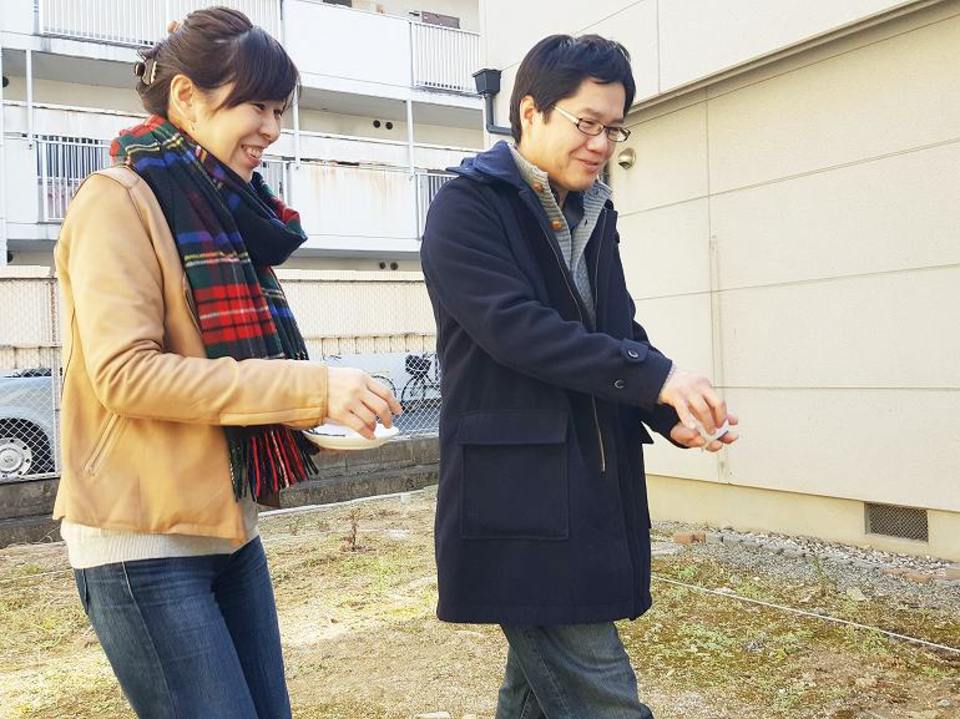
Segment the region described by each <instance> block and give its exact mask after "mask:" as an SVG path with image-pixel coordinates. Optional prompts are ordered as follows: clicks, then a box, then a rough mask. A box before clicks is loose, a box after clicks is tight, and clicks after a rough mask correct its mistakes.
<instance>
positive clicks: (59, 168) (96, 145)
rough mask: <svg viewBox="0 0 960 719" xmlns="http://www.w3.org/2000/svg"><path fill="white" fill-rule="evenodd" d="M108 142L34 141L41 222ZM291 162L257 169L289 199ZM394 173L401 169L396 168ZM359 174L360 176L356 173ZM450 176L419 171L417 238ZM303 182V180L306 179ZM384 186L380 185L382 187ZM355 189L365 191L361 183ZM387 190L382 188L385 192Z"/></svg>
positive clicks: (105, 155) (52, 218)
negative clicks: (439, 192)
mask: <svg viewBox="0 0 960 719" xmlns="http://www.w3.org/2000/svg"><path fill="white" fill-rule="evenodd" d="M109 164H110V157H109V143H108V142H107V141H105V140H97V139H92V138H82V137H59V136H56V135H42V136H40V137H38V138H37V142H36V167H37V189H38V192H39V194H40V220H41V222H61V221H62V220H63V218H64V217H65V216H66V212H67V206H68V205H69V204H70V200H71V199H72V198H73V195H74V193H75V192H76V191H77V188H79V187H80V184H81V183H82V182H83V180H84V178H85V177H86V176H87V175H89V174H90V173H91V172H96V171H97V170H99V169H102V168H104V167H107V166H109ZM291 164H292V161H291V160H289V159H285V158H281V157H270V158H268V159H265V160H264V162H263V165H262V167H261V170H260V172H261V173H262V174H263V178H264V180H265V181H266V183H267V185H268V186H269V187H270V188H271V189H272V190H273V191H274V192H275V193H276V194H277V196H278V197H280V198H281V199H283V200H284V202H289V201H290V197H291V184H290V183H291V181H292V173H291V172H290V166H291ZM340 169H341V170H342V171H347V172H351V173H360V172H363V171H364V170H366V169H378V170H380V171H383V170H385V169H387V168H385V167H380V168H364V167H356V168H350V167H341V168H340ZM395 169H396V172H397V173H401V174H402V170H400V169H399V168H395ZM358 177H359V176H358ZM451 177H453V175H450V174H449V173H444V172H433V171H427V172H424V171H418V172H417V185H416V203H417V217H418V218H419V227H418V237H420V236H422V235H423V224H424V221H425V220H426V216H427V210H429V208H430V203H431V202H433V198H434V197H436V194H437V192H438V191H439V190H440V188H441V187H442V186H443V184H444V183H445V182H446V181H447V180H449V179H450V178H451ZM305 181H306V180H305ZM381 189H383V188H381ZM358 191H360V192H363V191H366V190H364V189H363V186H362V184H361V185H358ZM386 191H387V190H384V192H386Z"/></svg>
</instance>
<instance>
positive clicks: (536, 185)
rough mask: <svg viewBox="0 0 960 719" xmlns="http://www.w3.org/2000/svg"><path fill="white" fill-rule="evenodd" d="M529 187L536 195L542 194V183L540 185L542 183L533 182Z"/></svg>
mask: <svg viewBox="0 0 960 719" xmlns="http://www.w3.org/2000/svg"><path fill="white" fill-rule="evenodd" d="M531 187H533V191H534V192H537V193H539V192H543V183H542V182H534V183H533V185H531Z"/></svg>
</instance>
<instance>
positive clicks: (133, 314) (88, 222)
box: [56, 175, 327, 427]
mask: <svg viewBox="0 0 960 719" xmlns="http://www.w3.org/2000/svg"><path fill="white" fill-rule="evenodd" d="M56 254H57V270H58V274H59V275H60V276H61V277H62V278H65V279H66V280H67V282H65V283H64V284H65V285H66V286H68V287H69V291H70V292H71V299H72V302H73V317H71V318H68V321H69V322H70V324H71V326H74V327H75V330H74V331H75V333H76V336H77V337H78V338H79V342H80V346H81V348H82V353H83V357H84V362H85V366H86V371H87V375H88V376H89V378H90V382H91V384H92V386H93V391H94V393H95V394H96V396H97V398H98V399H99V400H100V402H101V403H102V404H103V406H104V407H106V408H107V409H108V410H110V411H111V412H113V413H115V414H117V415H123V416H129V417H138V418H150V419H159V420H168V421H173V422H188V423H194V424H217V425H257V424H273V423H280V424H289V425H291V426H295V427H297V426H299V427H310V426H315V425H317V424H319V423H320V422H322V421H323V418H324V417H325V415H326V397H327V368H326V367H325V366H323V365H320V364H315V363H312V362H303V361H296V360H260V359H248V360H242V361H237V360H235V359H233V358H230V357H225V358H220V359H207V358H205V357H185V356H182V355H178V354H173V353H171V352H169V351H165V350H164V343H163V337H164V296H163V277H162V273H161V268H160V265H159V261H158V260H157V256H156V253H155V252H154V249H153V244H152V241H151V237H150V236H149V234H148V232H147V229H146V227H145V224H144V221H143V220H142V218H141V217H140V214H139V211H138V208H137V206H136V204H135V202H134V200H133V198H132V197H131V196H130V192H129V190H128V189H127V188H126V187H124V186H123V185H122V184H120V183H118V182H116V181H115V180H113V179H110V178H108V177H104V176H100V175H93V176H91V177H90V178H89V179H88V180H87V181H86V182H85V183H84V184H83V186H82V187H81V188H80V190H79V191H78V193H77V195H76V197H75V198H74V200H73V202H72V204H71V207H70V212H69V213H68V215H67V218H66V221H65V223H64V227H63V231H62V233H61V237H60V240H59V242H58V246H57V253H56ZM178 281H179V280H178Z"/></svg>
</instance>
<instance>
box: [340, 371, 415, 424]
mask: <svg viewBox="0 0 960 719" xmlns="http://www.w3.org/2000/svg"><path fill="white" fill-rule="evenodd" d="M327 372H328V374H327V417H328V419H331V420H333V421H334V422H336V423H338V424H342V425H344V426H346V427H349V428H350V429H352V430H354V431H356V432H359V433H360V434H362V435H363V436H364V437H366V438H367V439H373V432H374V430H375V429H376V427H377V419H378V418H379V419H380V421H381V422H383V426H384V427H392V426H393V415H395V414H400V413H401V412H402V411H403V409H402V408H401V407H400V403H399V402H398V401H397V398H396V397H394V396H393V392H391V391H390V390H389V389H387V388H386V387H384V386H383V385H382V384H380V383H379V382H377V380H375V379H374V378H373V377H371V376H370V375H368V374H367V373H366V372H364V371H362V370H358V369H352V368H350V367H328V368H327Z"/></svg>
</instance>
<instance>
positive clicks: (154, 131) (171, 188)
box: [110, 116, 319, 501]
mask: <svg viewBox="0 0 960 719" xmlns="http://www.w3.org/2000/svg"><path fill="white" fill-rule="evenodd" d="M110 155H111V157H113V159H114V161H115V162H117V163H118V164H124V165H127V166H128V167H130V168H131V169H132V170H133V171H134V172H136V173H137V174H138V175H140V177H142V178H143V179H144V180H145V181H146V182H147V184H148V185H149V186H150V188H151V189H152V190H153V192H154V195H155V196H156V198H157V201H158V202H159V203H160V207H161V209H162V210H163V214H164V217H165V218H166V220H167V224H168V225H169V227H170V231H171V233H172V234H173V237H174V241H175V242H176V245H177V250H178V252H179V254H180V260H181V262H182V264H183V267H184V272H185V273H186V275H187V279H188V281H189V283H190V287H191V291H192V293H193V297H194V302H195V305H196V307H197V315H198V319H199V322H200V331H201V335H202V337H203V342H204V347H205V348H206V351H207V356H208V357H209V358H211V359H216V358H220V357H233V358H235V359H237V360H244V359H250V358H262V359H275V358H284V359H296V360H306V359H308V355H307V349H306V345H305V343H304V341H303V335H302V334H301V333H300V329H299V327H298V326H297V323H296V320H295V319H294V317H293V313H292V312H291V310H290V306H289V304H288V303H287V299H286V296H285V295H284V292H283V289H282V287H281V286H280V282H279V280H278V279H277V277H276V275H275V274H274V272H273V269H272V267H271V265H273V264H279V263H280V262H282V261H283V260H284V259H286V256H288V255H289V253H290V252H292V251H293V249H295V248H296V247H298V246H299V245H300V244H302V243H303V241H304V240H306V235H305V234H304V232H303V230H302V228H301V227H300V216H299V214H297V212H295V211H294V210H292V209H290V208H288V207H286V205H284V204H283V202H281V201H280V200H279V199H278V198H277V197H276V196H274V195H273V193H272V192H271V191H270V189H269V188H268V187H267V186H266V184H265V183H264V182H263V179H262V177H261V176H260V175H259V174H255V175H254V179H253V181H252V182H250V183H247V182H244V181H243V180H242V179H241V178H240V177H239V176H238V175H237V174H236V173H234V172H233V171H232V170H230V169H229V168H228V167H226V166H225V165H223V164H222V163H220V162H219V161H218V160H217V159H216V158H215V157H214V156H213V155H211V154H210V153H208V152H206V151H205V150H204V149H203V148H202V147H200V146H199V145H198V144H196V143H195V142H194V141H193V140H192V139H191V138H189V136H187V135H186V134H185V133H182V132H181V131H180V130H178V129H177V128H176V127H174V126H173V125H172V124H170V123H169V122H168V121H167V120H165V119H164V118H162V117H158V116H151V117H150V118H148V119H147V121H146V122H144V123H142V124H140V125H137V126H135V127H132V128H129V129H127V130H123V131H121V133H120V135H119V136H118V137H117V138H116V139H115V140H114V141H113V143H112V144H111V147H110ZM278 248H279V249H278ZM224 433H225V435H226V438H227V445H228V448H229V458H230V473H231V478H232V483H233V490H234V496H235V497H236V498H237V499H238V500H239V499H240V498H241V497H244V496H246V494H247V492H250V493H251V494H252V496H253V497H254V498H255V499H256V500H257V501H261V500H268V501H270V500H275V498H276V495H277V494H278V493H279V492H280V490H281V489H284V488H286V487H289V486H291V485H293V484H296V483H298V482H302V481H304V480H306V479H309V478H310V477H311V476H316V474H317V466H316V464H315V463H314V461H313V459H312V456H313V455H315V454H317V453H318V452H319V450H318V448H317V447H316V446H314V445H313V444H312V443H311V442H310V441H309V440H307V439H306V438H305V437H304V436H303V433H302V432H299V431H295V430H292V429H290V428H289V427H286V426H283V425H264V426H257V427H224Z"/></svg>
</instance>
